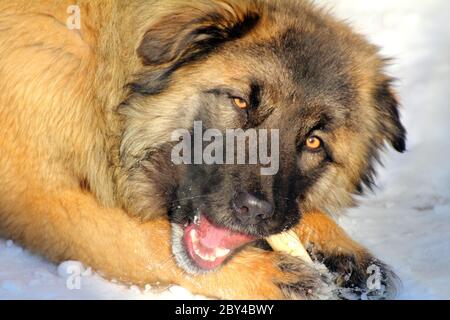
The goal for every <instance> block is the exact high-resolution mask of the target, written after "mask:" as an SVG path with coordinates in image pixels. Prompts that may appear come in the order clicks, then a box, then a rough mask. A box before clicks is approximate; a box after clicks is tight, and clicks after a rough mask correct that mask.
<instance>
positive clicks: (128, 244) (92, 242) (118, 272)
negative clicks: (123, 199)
mask: <svg viewBox="0 0 450 320" xmlns="http://www.w3.org/2000/svg"><path fill="white" fill-rule="evenodd" d="M29 190H33V189H32V188H29ZM8 199H11V201H12V202H9V204H8V205H5V203H3V206H2V210H1V211H0V212H1V213H0V229H3V231H5V232H6V234H7V236H9V237H11V238H13V239H14V240H16V241H18V242H19V243H22V244H24V245H25V246H26V247H27V248H30V249H33V250H34V251H37V252H39V253H43V254H45V255H46V256H47V257H48V258H50V259H51V260H52V261H55V262H60V261H64V260H68V259H71V260H79V261H82V262H84V263H85V264H87V265H89V266H91V267H93V268H94V269H95V270H98V271H99V272H101V273H102V274H104V275H105V276H106V277H108V278H115V279H118V280H121V281H123V282H125V283H136V284H147V283H148V284H152V283H156V282H160V283H162V284H163V283H164V284H179V285H181V286H183V287H186V288H187V289H189V290H191V291H192V292H194V293H196V294H201V295H206V296H211V297H218V298H225V299H266V298H270V299H277V298H319V297H322V296H321V289H324V288H325V289H326V286H325V285H324V282H323V281H322V279H321V277H320V275H319V274H318V273H317V271H315V270H313V269H312V268H310V267H308V266H306V265H305V264H303V263H302V262H301V261H300V260H297V259H295V258H291V257H287V256H284V255H280V254H277V253H274V252H264V251H262V250H258V249H250V248H249V249H246V250H243V251H241V252H240V253H239V254H238V255H237V256H236V257H234V258H232V259H231V261H230V262H229V263H228V264H227V265H226V266H224V267H223V268H222V269H220V270H218V271H217V272H211V273H207V274H204V275H196V276H193V275H188V274H186V273H185V272H183V271H182V270H181V269H180V268H179V267H178V266H177V265H176V263H175V260H174V258H173V256H172V253H171V246H170V238H171V235H170V234H171V231H170V225H169V223H168V221H167V220H166V219H165V218H160V219H155V220H152V221H149V222H145V223H143V222H140V221H138V220H136V219H134V218H131V217H129V216H128V215H126V214H125V212H123V211H122V210H119V209H107V208H103V207H101V206H100V205H99V204H98V203H97V201H96V200H95V199H94V198H93V197H92V196H91V195H90V194H88V193H83V192H82V191H81V190H76V191H70V190H66V191H63V190H59V191H57V192H56V191H55V192H54V193H53V194H52V193H51V192H45V193H44V192H40V191H38V190H37V189H34V190H33V193H28V192H26V191H25V192H24V193H22V194H21V195H20V197H17V198H16V197H14V195H12V194H10V196H9V197H8ZM324 297H325V296H324Z"/></svg>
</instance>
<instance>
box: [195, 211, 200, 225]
mask: <svg viewBox="0 0 450 320" xmlns="http://www.w3.org/2000/svg"><path fill="white" fill-rule="evenodd" d="M194 224H196V225H199V224H200V214H198V213H197V214H196V215H195V216H194Z"/></svg>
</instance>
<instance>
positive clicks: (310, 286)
mask: <svg viewBox="0 0 450 320" xmlns="http://www.w3.org/2000/svg"><path fill="white" fill-rule="evenodd" d="M278 268H279V269H280V270H281V271H282V274H283V278H282V279H277V281H275V282H276V285H277V286H278V287H279V288H280V290H281V292H282V293H283V295H284V298H285V299H295V300H335V299H338V298H339V297H338V296H337V295H336V292H335V285H334V284H333V281H332V276H331V274H330V273H329V272H328V271H327V270H325V268H323V267H321V266H320V265H317V268H315V266H314V265H313V266H311V265H309V264H307V263H305V262H303V261H302V260H300V259H298V258H295V257H292V256H288V255H280V258H279V262H278Z"/></svg>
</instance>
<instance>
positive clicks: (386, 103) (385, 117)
mask: <svg viewBox="0 0 450 320" xmlns="http://www.w3.org/2000/svg"><path fill="white" fill-rule="evenodd" d="M391 83H392V80H391V79H385V80H383V81H382V82H381V83H380V84H379V85H378V86H377V87H376V92H375V103H376V105H377V109H378V111H379V113H380V118H379V119H380V126H381V130H383V135H384V137H385V138H386V140H387V141H389V143H390V144H391V145H392V146H393V147H394V149H395V150H397V151H398V152H404V151H405V150H406V130H405V128H404V127H403V125H402V123H401V121H400V113H399V102H398V99H397V97H396V95H395V93H394V91H393V89H392V86H391Z"/></svg>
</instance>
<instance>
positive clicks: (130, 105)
mask: <svg viewBox="0 0 450 320" xmlns="http://www.w3.org/2000/svg"><path fill="white" fill-rule="evenodd" d="M74 4H75V6H73V5H74ZM68 8H69V10H68ZM77 14H79V16H78V17H76V16H74V15H77ZM71 19H72V20H71ZM77 19H78V20H77ZM77 21H78V22H79V23H80V24H79V25H78V26H77V25H76V24H77ZM68 22H71V23H72V24H70V23H68ZM69 25H70V26H71V27H70V28H69V27H68V26H69ZM384 67H385V61H384V60H383V59H382V58H380V56H379V54H378V50H377V48H376V47H375V46H373V45H371V44H369V43H368V42H367V41H366V40H365V39H364V38H363V37H361V36H360V35H358V34H355V33H354V32H352V30H351V29H350V28H349V27H347V26H346V25H345V24H343V23H341V22H339V21H336V20H334V19H333V18H332V17H330V16H329V15H328V14H327V13H326V12H323V11H322V10H320V9H316V8H314V7H313V6H312V5H311V4H310V3H308V2H307V1H302V0H285V1H275V0H197V1H188V0H132V1H131V0H130V1H122V0H108V1H107V0H104V1H103V0H97V1H84V0H77V1H74V0H67V1H66V0H41V1H32V2H30V1H25V0H13V1H6V0H1V1H0V137H1V138H0V150H1V152H0V230H1V233H2V235H3V236H4V237H7V238H12V239H14V240H15V241H17V242H18V243H21V244H23V245H24V246H26V247H27V248H29V249H31V250H33V251H36V252H38V253H40V254H43V255H44V256H46V257H47V258H49V259H51V260H52V261H55V262H58V261H63V260H67V259H71V260H80V261H82V262H84V263H85V264H87V265H89V266H92V267H93V268H94V269H96V270H97V271H98V272H100V273H101V274H103V275H105V276H106V277H109V278H115V279H120V280H121V281H123V282H125V283H135V284H147V283H157V282H158V283H167V284H179V285H181V286H183V287H185V288H187V289H189V290H191V291H192V292H194V293H197V294H202V295H205V296H210V297H217V298H223V299H283V298H300V299H305V298H306V299H316V298H338V297H341V298H347V297H352V298H358V297H361V296H362V295H364V297H367V296H368V297H371V298H391V297H392V294H393V292H394V287H395V282H396V281H395V279H396V277H395V275H394V274H393V273H392V272H390V271H389V269H388V268H387V267H386V266H385V265H384V264H383V263H381V262H380V261H379V260H377V259H376V258H374V257H373V256H372V255H371V254H370V253H369V252H368V251H367V250H366V249H364V248H363V247H362V246H360V245H359V244H357V243H355V242H354V241H353V240H351V239H350V238H349V237H348V236H347V235H346V234H345V232H344V231H343V230H342V229H341V228H340V227H339V226H338V225H337V224H336V223H335V222H334V221H333V220H332V218H330V216H331V214H336V213H338V212H339V211H340V210H342V209H343V208H345V207H348V206H351V205H352V204H354V200H353V197H354V195H357V194H360V193H362V192H363V190H364V189H365V188H367V187H370V186H371V185H372V183H373V176H374V170H373V164H374V162H376V159H377V157H378V154H379V151H380V150H381V149H383V146H384V145H385V143H386V142H387V143H389V144H391V145H392V146H393V147H394V148H395V149H396V150H398V151H400V152H402V151H404V149H405V130H404V128H403V126H402V124H401V123H400V120H399V112H398V103H397V100H396V97H395V94H394V93H393V90H392V88H391V78H389V77H388V76H387V75H386V74H385V72H384V71H383V69H384ZM197 120H198V121H202V123H203V127H204V129H208V128H216V129H218V130H219V131H220V132H223V131H224V130H225V129H228V128H241V129H250V128H252V129H277V130H279V136H280V141H279V170H278V172H277V173H276V174H275V175H272V176H263V175H261V174H260V170H259V169H260V168H261V167H262V166H263V165H262V164H261V165H250V164H249V165H219V164H216V165H206V164H196V165H175V164H174V163H173V162H172V161H171V152H172V149H173V147H174V146H175V145H176V144H177V143H178V142H176V141H172V138H171V134H172V132H174V131H175V130H178V129H187V130H192V128H193V125H194V121H197ZM287 229H293V230H295V231H296V232H297V233H298V235H299V237H300V239H301V240H302V242H303V243H304V245H305V247H307V248H308V250H309V252H310V254H311V255H312V256H313V258H314V259H315V260H316V261H318V262H321V263H323V264H324V265H325V266H326V267H327V268H328V270H329V271H330V272H329V273H327V274H324V272H323V271H320V270H316V269H315V268H314V267H312V266H309V265H307V264H305V263H304V262H302V261H300V260H298V259H296V258H294V257H290V256H287V255H284V254H281V253H278V252H274V251H271V250H270V249H269V248H267V245H266V244H265V243H264V241H263V240H261V239H263V238H264V237H266V236H268V235H272V234H276V233H279V232H281V231H283V230H287ZM371 266H376V267H377V268H379V269H378V270H379V278H380V283H379V284H380V285H379V286H378V287H376V288H373V286H371V285H369V284H370V279H369V277H370V275H371V274H370V272H368V269H370V267H371ZM319 269H320V268H319Z"/></svg>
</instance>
